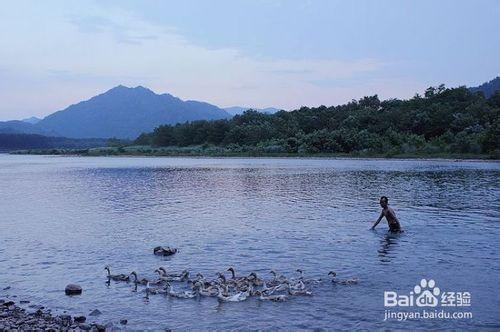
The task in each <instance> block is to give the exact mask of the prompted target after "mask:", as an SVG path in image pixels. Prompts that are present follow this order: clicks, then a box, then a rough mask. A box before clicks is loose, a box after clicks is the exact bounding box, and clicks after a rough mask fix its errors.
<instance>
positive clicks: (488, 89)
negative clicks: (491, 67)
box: [469, 76, 500, 98]
mask: <svg viewBox="0 0 500 332" xmlns="http://www.w3.org/2000/svg"><path fill="white" fill-rule="evenodd" d="M469 90H470V91H471V92H478V91H481V92H482V93H484V96H485V97H486V98H490V97H491V96H493V95H494V94H495V92H496V91H500V77H499V76H497V77H495V78H494V79H492V80H491V81H489V82H486V83H483V84H481V85H480V86H476V87H472V88H469Z"/></svg>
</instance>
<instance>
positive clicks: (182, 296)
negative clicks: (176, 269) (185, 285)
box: [166, 282, 198, 299]
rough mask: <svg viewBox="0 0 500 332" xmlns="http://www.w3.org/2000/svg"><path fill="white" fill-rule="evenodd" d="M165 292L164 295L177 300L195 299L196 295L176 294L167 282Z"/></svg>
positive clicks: (195, 292) (195, 293)
mask: <svg viewBox="0 0 500 332" xmlns="http://www.w3.org/2000/svg"><path fill="white" fill-rule="evenodd" d="M166 290H167V292H166V294H167V295H168V296H171V297H175V298H178V299H192V298H193V297H196V296H197V295H198V292H197V291H180V292H176V291H174V287H172V285H171V284H170V283H169V282H167V286H166Z"/></svg>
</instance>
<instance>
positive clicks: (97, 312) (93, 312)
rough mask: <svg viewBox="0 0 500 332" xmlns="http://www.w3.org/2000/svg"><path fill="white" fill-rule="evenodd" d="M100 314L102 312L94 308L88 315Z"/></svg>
mask: <svg viewBox="0 0 500 332" xmlns="http://www.w3.org/2000/svg"><path fill="white" fill-rule="evenodd" d="M100 314H102V312H101V311H99V309H94V310H92V311H91V312H90V314H89V316H99V315H100Z"/></svg>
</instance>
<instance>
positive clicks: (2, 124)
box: [0, 120, 60, 136]
mask: <svg viewBox="0 0 500 332" xmlns="http://www.w3.org/2000/svg"><path fill="white" fill-rule="evenodd" d="M0 133H1V134H37V135H47V136H60V135H58V134H57V133H56V132H54V131H51V130H46V129H44V128H40V127H37V126H35V125H33V124H31V123H28V122H24V121H20V120H12V121H0Z"/></svg>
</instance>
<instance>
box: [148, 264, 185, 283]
mask: <svg viewBox="0 0 500 332" xmlns="http://www.w3.org/2000/svg"><path fill="white" fill-rule="evenodd" d="M155 272H157V273H158V275H159V278H160V279H161V280H164V281H186V280H187V279H188V278H189V271H188V270H183V271H182V272H181V273H167V270H166V269H165V268H164V267H160V268H158V269H156V270H155Z"/></svg>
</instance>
